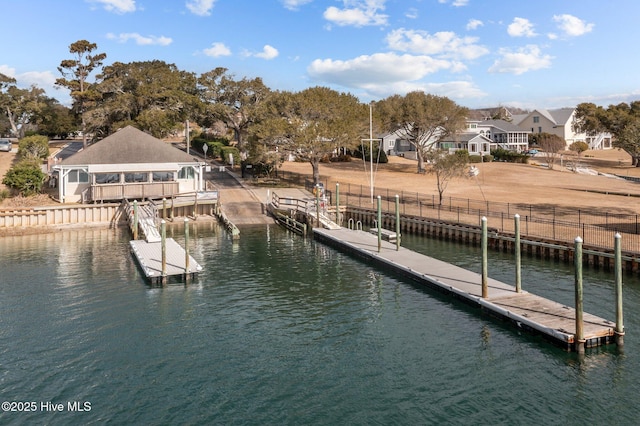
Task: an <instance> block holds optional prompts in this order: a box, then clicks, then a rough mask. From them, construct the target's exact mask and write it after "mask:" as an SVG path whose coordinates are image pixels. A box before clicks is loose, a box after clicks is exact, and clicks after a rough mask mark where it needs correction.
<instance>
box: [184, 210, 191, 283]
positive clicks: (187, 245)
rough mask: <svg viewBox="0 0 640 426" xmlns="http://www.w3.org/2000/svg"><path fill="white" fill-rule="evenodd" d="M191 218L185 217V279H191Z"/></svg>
mask: <svg viewBox="0 0 640 426" xmlns="http://www.w3.org/2000/svg"><path fill="white" fill-rule="evenodd" d="M189 257H190V256H189V218H186V217H185V218H184V280H185V282H188V281H189V278H190V275H189V266H190V265H189V261H190V259H189Z"/></svg>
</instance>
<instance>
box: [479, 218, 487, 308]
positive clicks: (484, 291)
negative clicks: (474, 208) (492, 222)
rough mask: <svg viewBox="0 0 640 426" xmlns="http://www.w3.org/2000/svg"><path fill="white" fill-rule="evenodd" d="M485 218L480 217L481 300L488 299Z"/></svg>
mask: <svg viewBox="0 0 640 426" xmlns="http://www.w3.org/2000/svg"><path fill="white" fill-rule="evenodd" d="M487 240H488V238H487V218H486V217H484V216H483V217H482V239H481V243H480V245H481V246H482V298H483V299H486V298H488V297H489V279H488V273H487Z"/></svg>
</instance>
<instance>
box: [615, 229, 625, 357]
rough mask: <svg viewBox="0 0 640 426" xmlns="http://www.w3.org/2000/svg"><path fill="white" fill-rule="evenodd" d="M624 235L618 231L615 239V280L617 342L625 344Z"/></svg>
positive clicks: (619, 344)
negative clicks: (623, 305)
mask: <svg viewBox="0 0 640 426" xmlns="http://www.w3.org/2000/svg"><path fill="white" fill-rule="evenodd" d="M621 239H622V236H621V235H620V234H619V233H616V235H615V240H614V252H615V254H614V256H615V280H616V329H615V333H616V344H617V345H618V347H619V348H620V347H622V346H624V321H623V315H622V244H621Z"/></svg>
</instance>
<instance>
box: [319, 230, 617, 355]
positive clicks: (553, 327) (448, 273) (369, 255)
mask: <svg viewBox="0 0 640 426" xmlns="http://www.w3.org/2000/svg"><path fill="white" fill-rule="evenodd" d="M313 232H314V237H315V238H316V239H317V240H319V241H321V242H324V243H327V244H329V245H333V246H335V247H337V248H340V249H342V250H344V251H347V252H349V253H351V254H354V255H357V256H359V257H364V258H366V259H368V260H372V261H374V262H376V263H378V264H380V265H383V266H386V267H388V268H390V269H392V270H394V271H395V272H398V273H400V274H401V275H403V276H407V277H410V278H412V279H414V280H416V281H417V282H420V283H422V284H425V285H428V286H429V287H431V288H435V289H437V290H438V291H440V292H442V293H445V294H448V295H451V296H453V297H456V298H458V299H461V300H463V301H465V302H467V303H469V304H471V305H473V306H477V307H479V308H481V309H482V310H483V311H485V312H488V313H490V314H491V315H493V316H496V317H498V318H501V319H505V320H508V321H510V322H512V323H513V324H514V325H516V326H517V327H518V328H521V329H523V330H526V331H529V332H533V333H534V334H540V335H542V336H543V337H545V338H547V339H549V340H551V341H552V342H554V343H555V344H557V345H559V346H561V347H563V348H564V349H566V350H575V349H576V345H577V343H578V342H576V339H575V333H576V322H575V309H574V308H573V307H570V306H566V305H563V304H561V303H557V302H554V301H551V300H548V299H545V298H543V297H540V296H536V295H533V294H531V293H528V292H525V291H523V292H521V293H518V292H516V289H515V287H513V286H510V285H508V284H505V283H503V282H501V281H497V280H495V279H491V278H489V280H488V286H489V296H488V297H487V298H482V284H481V283H482V277H481V275H480V274H479V273H475V272H472V271H469V270H466V269H463V268H460V267H457V266H455V265H451V264H449V263H447V262H443V261H441V260H438V259H434V258H432V257H429V256H426V255H423V254H420V253H416V252H414V251H411V250H409V249H406V248H403V247H400V248H399V250H396V245H395V244H391V243H389V242H386V241H382V242H381V250H380V252H378V238H377V236H374V235H371V234H370V233H368V232H365V231H354V230H350V229H347V228H341V229H332V230H330V229H322V228H314V230H313ZM583 320H584V326H583V329H584V337H585V340H586V341H585V347H587V348H589V347H595V346H599V345H604V344H608V343H613V342H614V331H615V324H614V323H613V322H611V321H608V320H605V319H603V318H599V317H597V316H595V315H591V314H588V313H584V314H583Z"/></svg>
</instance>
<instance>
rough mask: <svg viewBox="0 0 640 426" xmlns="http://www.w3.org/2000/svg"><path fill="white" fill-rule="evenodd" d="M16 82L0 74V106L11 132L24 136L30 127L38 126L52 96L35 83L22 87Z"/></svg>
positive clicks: (20, 136) (17, 135)
mask: <svg viewBox="0 0 640 426" xmlns="http://www.w3.org/2000/svg"><path fill="white" fill-rule="evenodd" d="M15 82H16V80H15V79H14V78H12V77H7V76H6V75H4V74H0V108H2V111H3V112H4V114H5V115H6V117H7V120H8V122H9V126H10V129H11V133H12V134H13V135H15V136H16V137H18V138H22V137H24V135H25V132H26V130H27V128H28V127H32V128H34V129H35V128H36V127H37V124H38V123H39V122H40V121H41V120H42V118H43V116H44V115H43V111H44V110H45V109H46V107H47V104H48V103H49V102H50V101H51V98H47V97H46V96H45V94H44V93H45V92H44V90H43V89H40V88H38V87H37V86H35V85H32V86H31V87H30V88H29V89H21V88H19V87H18V86H16V85H15Z"/></svg>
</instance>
